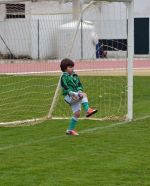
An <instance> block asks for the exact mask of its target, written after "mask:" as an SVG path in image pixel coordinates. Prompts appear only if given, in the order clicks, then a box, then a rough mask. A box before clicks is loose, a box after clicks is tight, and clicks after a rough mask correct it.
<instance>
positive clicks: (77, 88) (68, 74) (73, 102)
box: [60, 58, 97, 136]
mask: <svg viewBox="0 0 150 186" xmlns="http://www.w3.org/2000/svg"><path fill="white" fill-rule="evenodd" d="M60 68H61V70H62V72H63V74H62V77H61V87H62V91H63V95H64V100H65V101H66V102H67V103H68V104H69V105H70V107H71V108H72V111H73V114H74V115H73V117H72V118H71V121H70V123H69V127H68V129H67V131H66V134H67V135H73V136H77V135H79V134H78V133H77V132H76V131H75V130H74V129H75V126H76V123H77V121H78V118H79V116H80V111H81V105H82V106H83V109H84V111H85V112H86V117H89V116H91V115H93V114H95V113H96V112H97V110H94V109H92V108H90V107H89V103H88V98H87V95H86V93H84V92H83V86H82V84H81V82H80V79H79V77H78V75H77V74H76V73H75V72H74V62H73V61H72V60H70V59H67V58H66V59H63V60H62V61H61V64H60Z"/></svg>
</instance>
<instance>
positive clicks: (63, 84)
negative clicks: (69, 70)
mask: <svg viewBox="0 0 150 186" xmlns="http://www.w3.org/2000/svg"><path fill="white" fill-rule="evenodd" d="M66 78H67V77H66V76H62V77H61V86H62V88H63V89H64V90H65V91H66V93H67V94H69V92H70V91H71V90H70V89H69V87H68V85H67V81H66Z"/></svg>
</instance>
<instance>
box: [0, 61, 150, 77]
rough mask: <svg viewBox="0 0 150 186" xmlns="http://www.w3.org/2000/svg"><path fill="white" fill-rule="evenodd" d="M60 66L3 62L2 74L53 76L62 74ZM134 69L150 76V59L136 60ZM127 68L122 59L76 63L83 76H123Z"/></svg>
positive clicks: (32, 62) (50, 63)
mask: <svg viewBox="0 0 150 186" xmlns="http://www.w3.org/2000/svg"><path fill="white" fill-rule="evenodd" d="M59 65H60V62H59V61H58V60H47V61H35V60H34V61H33V60H26V61H25V60H14V61H13V60H7V61H4V60H1V61H0V74H16V73H17V74H32V73H33V74H37V73H41V74H45V73H48V74H53V73H57V72H60V67H59ZM133 67H134V74H135V75H145V76H150V59H135V60H134V63H133ZM126 68H127V61H125V60H121V59H119V60H115V59H105V60H102V59H101V60H96V61H92V60H86V61H85V60H84V61H83V60H82V61H76V63H75V70H77V71H80V72H81V73H83V74H84V73H85V71H86V74H91V73H92V74H97V75H102V74H103V75H105V74H106V75H117V74H118V75H121V74H124V73H126ZM52 72H53V73H52ZM88 72H90V73H88Z"/></svg>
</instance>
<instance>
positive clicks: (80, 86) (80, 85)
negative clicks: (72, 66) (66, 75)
mask: <svg viewBox="0 0 150 186" xmlns="http://www.w3.org/2000/svg"><path fill="white" fill-rule="evenodd" d="M77 80H78V88H77V90H78V91H83V86H82V83H81V81H80V79H79V76H78V75H77Z"/></svg>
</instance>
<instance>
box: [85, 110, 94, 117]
mask: <svg viewBox="0 0 150 186" xmlns="http://www.w3.org/2000/svg"><path fill="white" fill-rule="evenodd" d="M96 112H97V110H96V109H92V108H89V109H88V111H87V115H86V117H90V116H91V115H93V114H95V113H96Z"/></svg>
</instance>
